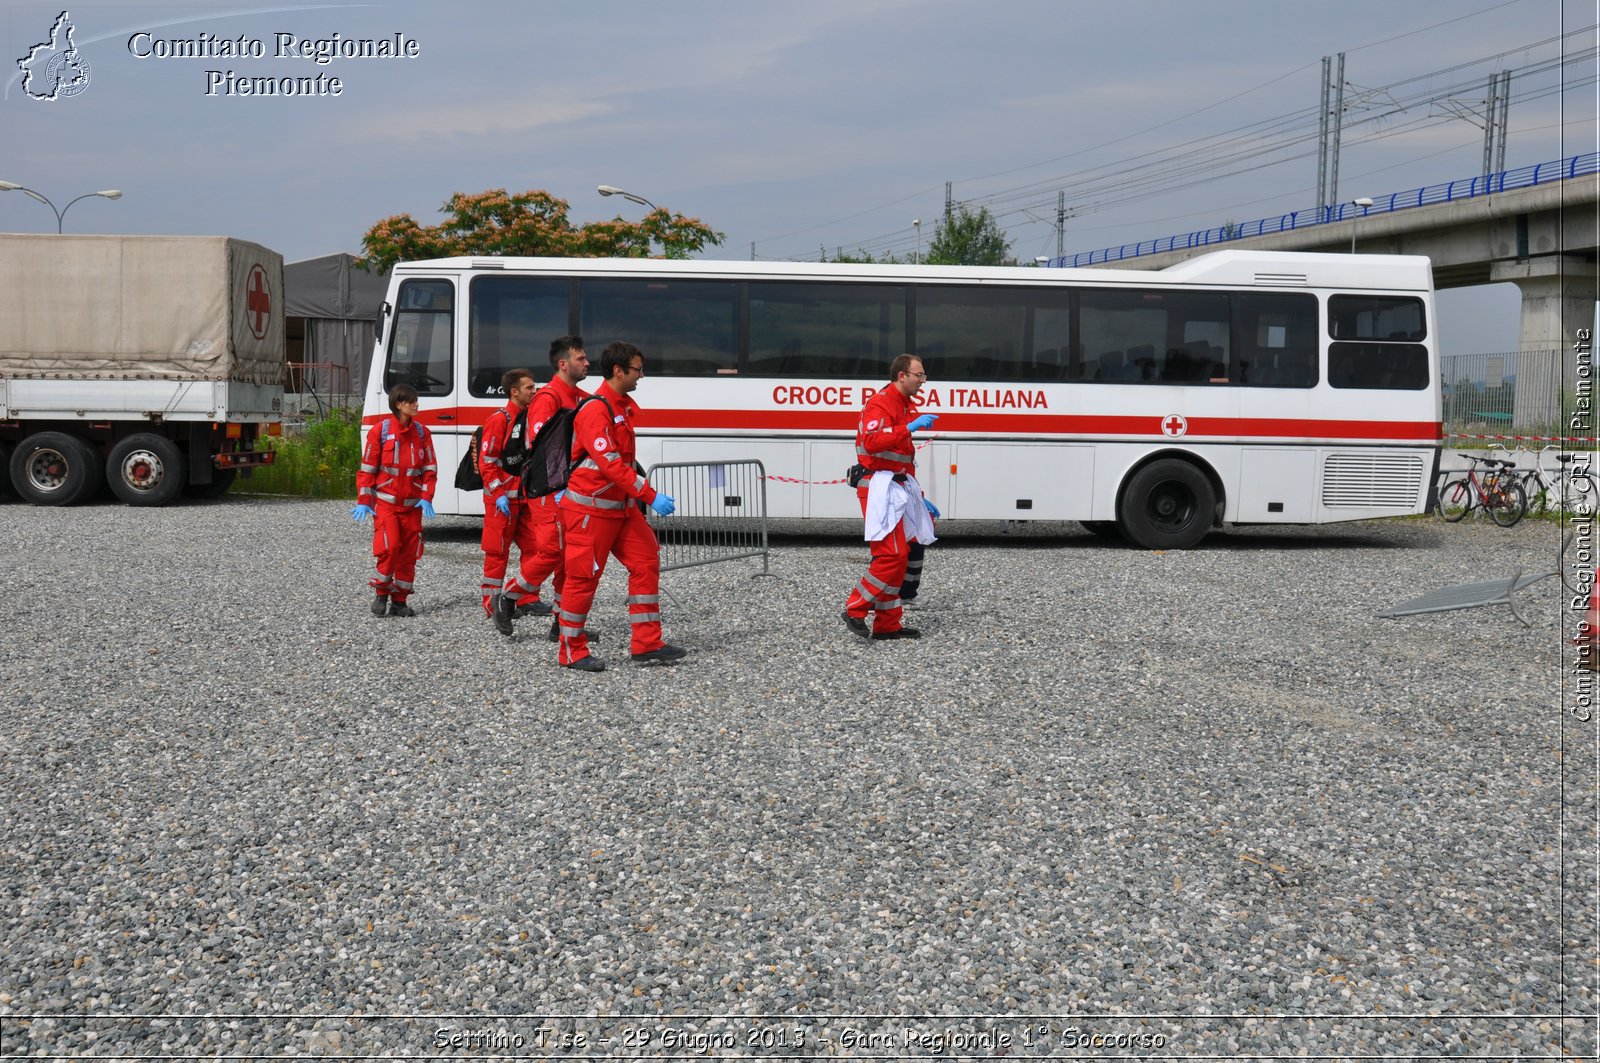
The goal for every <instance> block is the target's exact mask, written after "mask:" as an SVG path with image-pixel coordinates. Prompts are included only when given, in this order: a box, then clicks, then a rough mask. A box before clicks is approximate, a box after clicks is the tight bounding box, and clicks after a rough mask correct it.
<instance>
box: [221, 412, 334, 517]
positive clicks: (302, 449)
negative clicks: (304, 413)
mask: <svg viewBox="0 0 1600 1063" xmlns="http://www.w3.org/2000/svg"><path fill="white" fill-rule="evenodd" d="M266 443H267V447H268V448H269V449H271V450H273V451H274V452H276V454H277V457H276V458H275V459H274V460H273V463H272V464H271V465H264V466H262V467H261V468H259V469H257V470H256V471H255V472H253V473H251V474H250V476H248V477H241V478H240V479H239V481H238V482H237V483H235V484H234V485H233V489H234V491H235V492H237V493H239V494H260V495H299V496H301V497H303V498H354V497H355V496H356V469H357V467H358V466H359V465H360V464H361V416H360V414H358V413H343V412H336V413H332V414H329V415H328V416H327V417H324V418H322V419H320V420H315V421H307V422H306V425H305V427H304V428H303V429H301V430H300V431H297V432H294V433H292V434H285V435H283V436H279V437H276V438H273V437H268V438H267V440H266Z"/></svg>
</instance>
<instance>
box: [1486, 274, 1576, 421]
mask: <svg viewBox="0 0 1600 1063" xmlns="http://www.w3.org/2000/svg"><path fill="white" fill-rule="evenodd" d="M1490 276H1491V278H1492V279H1493V280H1495V281H1511V282H1512V283H1513V284H1515V285H1516V286H1517V287H1518V288H1519V289H1521V291H1522V330H1521V336H1520V340H1519V343H1518V353H1517V354H1516V355H1515V356H1513V361H1514V364H1513V365H1511V366H1508V367H1507V375H1514V378H1515V380H1516V394H1515V396H1514V405H1513V413H1512V420H1513V422H1514V423H1515V424H1516V425H1517V426H1518V428H1519V429H1521V430H1523V431H1538V432H1549V433H1551V434H1554V435H1561V434H1563V432H1562V427H1563V424H1564V422H1565V421H1566V420H1567V419H1568V417H1569V416H1570V412H1571V411H1570V407H1571V405H1572V402H1573V399H1574V396H1575V395H1576V394H1577V390H1578V387H1579V372H1578V360H1577V357H1576V356H1575V355H1574V354H1572V353H1571V352H1572V350H1573V347H1574V345H1575V344H1577V343H1578V330H1579V329H1593V328H1594V311H1595V301H1596V298H1597V297H1600V278H1597V273H1596V269H1595V265H1594V263H1592V262H1584V261H1582V260H1580V259H1576V258H1571V257H1566V256H1560V257H1553V258H1537V259H1530V260H1529V261H1526V262H1495V263H1493V264H1492V265H1491V267H1490Z"/></svg>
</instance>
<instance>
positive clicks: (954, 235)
mask: <svg viewBox="0 0 1600 1063" xmlns="http://www.w3.org/2000/svg"><path fill="white" fill-rule="evenodd" d="M923 261H924V262H929V263H932V264H933V265H936V266H1005V265H1009V264H1011V261H1012V259H1011V241H1010V240H1008V239H1007V238H1006V234H1005V233H1004V232H1003V231H1002V230H1001V228H1000V226H999V225H998V224H996V222H995V220H994V216H993V215H992V214H990V213H989V208H988V207H979V208H978V212H977V213H976V214H974V213H973V212H972V211H970V210H968V209H967V208H966V207H957V208H956V210H955V213H953V214H946V215H945V216H944V218H943V219H942V220H941V221H940V222H939V225H938V227H937V228H936V229H934V232H933V243H931V244H929V245H928V254H927V256H926V257H925V258H924V259H923Z"/></svg>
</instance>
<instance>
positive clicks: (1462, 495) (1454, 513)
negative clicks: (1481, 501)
mask: <svg viewBox="0 0 1600 1063" xmlns="http://www.w3.org/2000/svg"><path fill="white" fill-rule="evenodd" d="M1471 508H1472V485H1471V484H1469V483H1467V481H1466V480H1462V479H1455V480H1447V481H1446V482H1445V485H1444V486H1443V487H1441V488H1439V516H1441V517H1443V518H1444V519H1445V520H1447V521H1449V522H1450V523H1451V524H1454V523H1455V522H1456V521H1458V520H1460V519H1461V518H1462V517H1465V516H1466V515H1467V511H1468V510H1470V509H1471Z"/></svg>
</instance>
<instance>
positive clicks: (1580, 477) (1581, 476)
mask: <svg viewBox="0 0 1600 1063" xmlns="http://www.w3.org/2000/svg"><path fill="white" fill-rule="evenodd" d="M1562 486H1563V487H1564V488H1565V490H1564V491H1563V492H1562V495H1561V508H1562V510H1564V511H1565V512H1567V513H1576V514H1582V515H1583V516H1594V512H1595V507H1596V506H1597V505H1600V487H1596V486H1595V482H1594V477H1592V476H1590V475H1589V474H1588V473H1586V472H1580V473H1574V474H1573V475H1571V476H1569V477H1567V479H1566V481H1565V483H1564V484H1563V485H1562Z"/></svg>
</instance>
